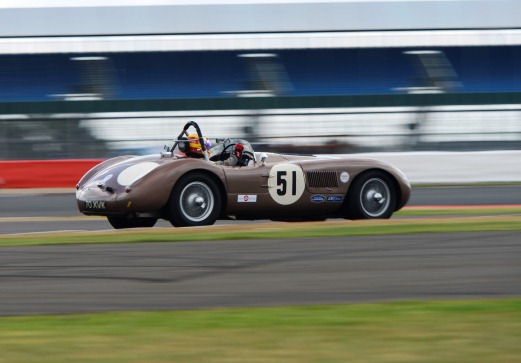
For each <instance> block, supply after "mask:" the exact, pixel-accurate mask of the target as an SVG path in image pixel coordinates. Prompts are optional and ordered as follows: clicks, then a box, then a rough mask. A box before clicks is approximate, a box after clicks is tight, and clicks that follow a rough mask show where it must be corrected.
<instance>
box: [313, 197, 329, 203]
mask: <svg viewBox="0 0 521 363" xmlns="http://www.w3.org/2000/svg"><path fill="white" fill-rule="evenodd" d="M325 201H326V197H324V196H323V195H312V196H311V202H312V203H323V202H325Z"/></svg>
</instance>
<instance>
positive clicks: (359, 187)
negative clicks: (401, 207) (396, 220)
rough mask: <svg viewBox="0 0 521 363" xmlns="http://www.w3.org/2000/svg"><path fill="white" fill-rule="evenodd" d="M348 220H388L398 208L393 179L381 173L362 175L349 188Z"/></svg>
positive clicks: (374, 172) (373, 172) (372, 172)
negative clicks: (396, 207)
mask: <svg viewBox="0 0 521 363" xmlns="http://www.w3.org/2000/svg"><path fill="white" fill-rule="evenodd" d="M346 203H347V205H346V206H347V218H349V219H376V218H380V219H387V218H390V217H391V215H392V214H393V212H394V209H395V206H396V191H395V188H394V183H393V181H392V179H391V178H390V177H389V176H388V175H387V174H384V173H382V172H380V171H371V172H367V173H365V174H362V175H360V176H359V177H358V178H356V179H355V180H354V181H353V184H352V185H351V187H350V188H349V192H348V198H347V201H346Z"/></svg>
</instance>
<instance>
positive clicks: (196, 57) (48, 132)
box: [0, 0, 521, 159]
mask: <svg viewBox="0 0 521 363" xmlns="http://www.w3.org/2000/svg"><path fill="white" fill-rule="evenodd" d="M7 3H8V4H9V2H7ZM519 11H521V3H519V2H516V1H513V0H512V1H508V0H505V1H492V0H488V1H487V0H466V1H463V0H462V1H457V0H455V1H436V0H432V1H429V0H421V1H420V0H409V1H392V0H387V1H383V0H382V1H328V2H320V1H314V2H312V1H282V0H281V1H278V0H256V1H255V0H242V1H236V0H228V1H221V2H218V3H217V2H213V1H209V0H207V1H203V0H199V1H180V0H163V1H159V0H156V1H132V2H130V1H129V2H125V1H116V0H112V1H110V0H107V1H105V2H103V4H99V3H97V2H96V1H83V0H82V1H80V0H78V1H76V2H74V4H73V5H71V4H68V3H67V2H65V1H59V0H55V1H49V2H48V4H46V5H45V6H43V5H39V7H34V5H32V4H31V2H29V1H26V2H24V1H17V2H13V5H0V21H1V22H2V24H3V27H2V28H1V29H0V37H1V38H0V84H1V85H2V87H1V88H0V115H1V116H0V125H1V126H0V142H1V143H0V145H1V146H0V159H39V158H77V157H81V158H88V157H108V156H111V155H114V154H119V153H123V152H133V153H146V152H150V151H159V150H160V149H161V147H162V145H163V144H164V143H165V142H167V141H168V139H169V138H171V137H173V136H174V135H175V132H176V131H177V130H178V129H179V127H180V125H182V124H183V123H184V122H186V121H187V120H189V119H196V120H197V122H198V123H199V124H200V125H201V126H202V128H203V131H204V132H205V133H206V134H207V135H208V136H211V137H214V136H215V137H241V138H248V139H250V140H251V141H252V142H254V143H256V144H262V145H263V148H264V149H271V150H278V151H285V152H305V153H309V152H330V153H333V152H342V153H345V152H360V151H382V150H385V151H403V150H491V149H495V150H497V149H520V148H521V69H520V67H519V64H520V61H521V30H520V29H521V19H519V18H517V17H516V16H515V14H517V13H519ZM317 14H320V16H317ZM21 24H22V25H23V26H20V25H21Z"/></svg>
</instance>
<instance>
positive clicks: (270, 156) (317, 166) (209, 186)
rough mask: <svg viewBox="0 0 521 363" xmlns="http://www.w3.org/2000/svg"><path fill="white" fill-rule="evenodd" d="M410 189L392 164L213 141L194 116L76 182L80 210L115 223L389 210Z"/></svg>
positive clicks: (356, 215) (383, 213) (364, 215)
mask: <svg viewBox="0 0 521 363" xmlns="http://www.w3.org/2000/svg"><path fill="white" fill-rule="evenodd" d="M189 131H190V132H189ZM230 160H231V161H232V163H231V164H230V162H229V161H230ZM410 194H411V187H410V184H409V182H408V180H407V178H406V176H405V175H404V174H403V173H402V172H401V171H400V170H399V169H397V168H396V167H394V166H392V165H390V164H387V163H384V162H381V161H377V160H371V159H365V158H358V157H356V156H354V155H347V156H336V155H296V154H279V153H264V152H255V151H254V150H253V147H252V145H251V144H250V143H249V142H248V141H247V140H243V139H236V138H228V139H215V140H214V142H213V143H212V141H211V140H209V139H207V138H206V137H204V136H203V134H202V133H201V129H200V127H199V125H198V124H197V123H196V122H194V121H190V122H188V123H186V124H185V125H184V127H183V128H182V131H181V133H180V134H179V135H178V136H177V138H175V139H174V140H173V144H172V146H165V149H164V150H163V151H162V152H158V153H157V154H153V155H147V156H132V155H128V156H118V157H114V158H111V159H108V160H106V161H104V162H102V163H100V164H98V165H97V166H95V167H94V168H92V169H91V170H89V171H88V172H87V173H86V174H85V175H84V176H83V177H82V178H81V180H80V181H79V182H78V184H77V185H76V200H77V204H78V208H79V210H80V212H81V213H83V214H85V215H96V216H106V217H107V219H108V222H109V223H110V224H111V225H112V226H113V227H114V228H116V229H120V228H134V227H153V226H154V225H155V224H156V222H157V221H158V219H165V220H168V221H170V223H171V224H172V225H173V226H175V227H186V226H204V225H211V224H214V223H215V221H216V220H219V219H236V220H240V219H245V220H257V219H268V220H277V221H306V220H324V219H327V218H346V219H374V218H390V217H391V215H392V214H393V212H395V211H397V210H399V209H400V208H402V207H403V206H404V205H405V204H406V203H407V201H408V200H409V197H410Z"/></svg>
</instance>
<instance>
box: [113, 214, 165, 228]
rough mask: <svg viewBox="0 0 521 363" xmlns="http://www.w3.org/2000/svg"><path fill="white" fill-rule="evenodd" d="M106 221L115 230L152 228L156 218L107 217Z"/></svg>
mask: <svg viewBox="0 0 521 363" xmlns="http://www.w3.org/2000/svg"><path fill="white" fill-rule="evenodd" d="M107 220H108V221H109V223H110V225H111V226H112V227H114V228H115V229H124V228H147V227H154V225H155V224H156V222H157V218H138V217H135V218H127V217H114V216H110V217H107Z"/></svg>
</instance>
